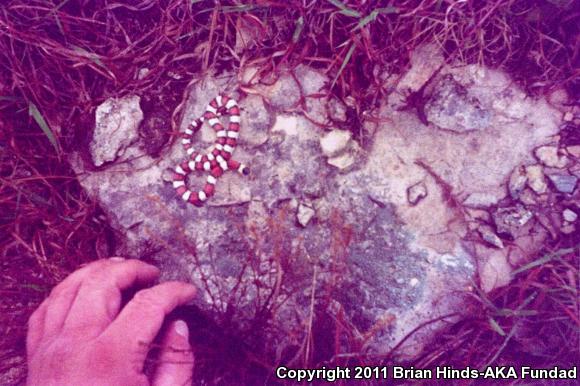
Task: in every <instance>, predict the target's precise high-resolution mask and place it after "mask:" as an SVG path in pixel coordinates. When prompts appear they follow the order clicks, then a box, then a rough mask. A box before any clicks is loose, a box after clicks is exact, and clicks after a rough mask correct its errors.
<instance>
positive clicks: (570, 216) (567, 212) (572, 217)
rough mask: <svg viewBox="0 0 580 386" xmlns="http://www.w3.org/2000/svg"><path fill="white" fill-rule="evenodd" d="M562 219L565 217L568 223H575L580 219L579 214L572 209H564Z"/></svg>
mask: <svg viewBox="0 0 580 386" xmlns="http://www.w3.org/2000/svg"><path fill="white" fill-rule="evenodd" d="M562 217H564V220H566V221H568V222H574V221H576V219H577V218H578V214H576V212H574V211H573V210H571V209H564V211H563V212H562Z"/></svg>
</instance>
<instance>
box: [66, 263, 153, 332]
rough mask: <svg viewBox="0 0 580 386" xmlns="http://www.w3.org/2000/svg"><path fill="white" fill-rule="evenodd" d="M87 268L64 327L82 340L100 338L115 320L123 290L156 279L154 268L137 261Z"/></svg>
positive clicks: (96, 265) (102, 264)
mask: <svg viewBox="0 0 580 386" xmlns="http://www.w3.org/2000/svg"><path fill="white" fill-rule="evenodd" d="M86 268H88V269H87V270H86V272H85V275H84V277H83V278H82V281H81V285H80V287H79V289H78V291H77V294H76V297H75V299H74V301H73V303H72V305H71V307H70V309H69V311H68V315H67V317H66V320H65V322H64V327H63V328H64V329H65V330H69V331H74V332H75V333H76V334H81V335H83V336H97V335H99V334H100V333H101V332H103V331H104V330H105V328H106V327H107V326H108V325H109V323H111V322H112V321H113V319H115V316H117V314H118V312H119V308H120V307H121V296H122V292H123V291H124V290H126V289H128V288H129V287H132V286H134V285H143V284H147V283H150V282H151V281H153V280H155V279H157V277H158V276H159V270H158V269H157V268H156V267H154V266H152V265H149V264H146V263H144V262H142V261H139V260H136V259H129V260H121V261H119V260H110V259H109V261H104V262H103V263H101V264H92V265H90V266H87V267H86Z"/></svg>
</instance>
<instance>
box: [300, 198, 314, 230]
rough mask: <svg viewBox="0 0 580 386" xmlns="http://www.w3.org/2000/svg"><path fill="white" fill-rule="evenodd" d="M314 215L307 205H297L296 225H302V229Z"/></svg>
mask: <svg viewBox="0 0 580 386" xmlns="http://www.w3.org/2000/svg"><path fill="white" fill-rule="evenodd" d="M315 213H316V212H315V211H314V209H312V208H311V207H309V206H308V205H304V204H302V203H301V204H300V205H298V211H297V213H296V219H297V220H298V223H299V224H300V225H302V226H303V227H306V225H308V223H309V222H310V220H312V217H314V214H315Z"/></svg>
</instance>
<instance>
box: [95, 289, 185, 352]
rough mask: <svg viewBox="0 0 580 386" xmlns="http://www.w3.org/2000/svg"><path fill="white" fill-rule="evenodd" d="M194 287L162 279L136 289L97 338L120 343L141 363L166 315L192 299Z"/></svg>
mask: <svg viewBox="0 0 580 386" xmlns="http://www.w3.org/2000/svg"><path fill="white" fill-rule="evenodd" d="M195 292H196V291H195V287H194V286H193V285H191V284H187V283H182V282H176V281H174V282H165V283H162V284H159V285H157V286H155V287H152V288H147V289H144V290H141V291H139V292H137V294H136V295H135V297H133V299H131V301H129V303H127V305H126V306H125V308H123V310H121V312H120V313H119V316H118V317H117V319H115V320H114V321H113V322H112V323H111V324H110V325H109V327H108V328H107V329H106V330H105V331H104V332H103V334H102V335H101V337H102V338H103V339H105V340H108V341H109V342H110V343H112V344H119V343H120V342H122V343H123V346H125V347H127V348H128V349H129V350H130V352H131V353H133V355H135V356H136V357H134V358H135V359H136V360H138V361H139V363H143V361H144V360H145V357H146V356H147V352H148V351H149V346H150V343H151V342H152V341H153V340H154V339H155V337H156V336H157V333H158V332H159V330H160V329H161V326H162V325H163V321H164V319H165V317H166V316H167V314H169V313H170V312H171V311H173V309H175V308H176V307H177V306H179V305H181V304H185V303H187V302H188V301H190V300H192V299H193V297H194V295H195Z"/></svg>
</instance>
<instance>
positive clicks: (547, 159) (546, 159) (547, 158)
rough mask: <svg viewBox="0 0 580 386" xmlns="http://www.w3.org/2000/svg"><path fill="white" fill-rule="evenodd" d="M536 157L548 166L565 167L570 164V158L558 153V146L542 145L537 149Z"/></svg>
mask: <svg viewBox="0 0 580 386" xmlns="http://www.w3.org/2000/svg"><path fill="white" fill-rule="evenodd" d="M534 153H535V155H536V157H537V158H538V159H539V160H540V161H541V162H542V163H543V164H544V165H546V166H549V167H551V168H559V169H560V168H563V167H565V166H566V165H567V164H568V158H567V157H566V156H564V155H559V154H558V148H557V147H556V146H540V147H539V148H537V149H536V150H535V152H534Z"/></svg>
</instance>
